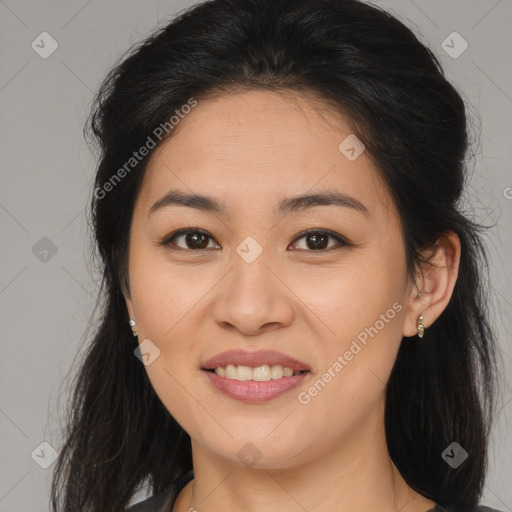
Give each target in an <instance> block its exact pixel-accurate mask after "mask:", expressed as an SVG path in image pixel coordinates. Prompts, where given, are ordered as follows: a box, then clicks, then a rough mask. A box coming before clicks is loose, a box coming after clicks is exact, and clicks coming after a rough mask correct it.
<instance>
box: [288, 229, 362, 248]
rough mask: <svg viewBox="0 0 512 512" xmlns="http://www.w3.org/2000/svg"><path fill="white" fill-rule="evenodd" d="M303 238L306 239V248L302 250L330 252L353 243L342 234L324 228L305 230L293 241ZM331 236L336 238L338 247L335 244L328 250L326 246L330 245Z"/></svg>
mask: <svg viewBox="0 0 512 512" xmlns="http://www.w3.org/2000/svg"><path fill="white" fill-rule="evenodd" d="M303 238H304V239H305V240H306V249H299V250H300V251H307V252H328V251H331V250H334V249H337V248H338V249H339V246H342V247H343V246H349V247H350V246H352V244H351V243H350V242H349V241H348V240H347V239H345V238H344V237H342V236H341V235H338V234H336V233H332V232H331V231H326V230H323V229H309V230H307V231H303V232H302V233H300V234H299V236H298V237H296V238H295V240H294V242H292V243H295V242H296V241H297V240H301V239H303ZM329 238H331V239H333V240H336V242H338V247H336V246H335V247H334V249H333V248H332V247H330V248H329V249H327V250H326V248H327V247H329Z"/></svg>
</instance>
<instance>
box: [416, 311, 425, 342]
mask: <svg viewBox="0 0 512 512" xmlns="http://www.w3.org/2000/svg"><path fill="white" fill-rule="evenodd" d="M416 323H417V329H418V336H419V337H420V338H423V334H424V333H425V326H424V325H423V315H420V316H419V317H418V320H417V321H416Z"/></svg>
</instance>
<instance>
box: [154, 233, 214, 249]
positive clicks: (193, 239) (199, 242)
mask: <svg viewBox="0 0 512 512" xmlns="http://www.w3.org/2000/svg"><path fill="white" fill-rule="evenodd" d="M180 238H183V239H184V243H185V246H186V247H179V246H178V248H177V249H175V248H174V247H172V245H174V246H176V245H177V244H176V240H178V239H180ZM208 239H210V240H213V238H212V237H211V236H210V235H209V234H208V233H206V232H205V231H203V230H201V229H180V230H179V231H175V232H174V233H171V234H170V235H169V236H168V237H166V238H165V239H164V240H162V242H160V245H164V246H166V247H168V248H169V249H171V250H177V251H179V250H191V251H200V250H204V249H207V247H208ZM217 247H218V248H220V246H219V245H217Z"/></svg>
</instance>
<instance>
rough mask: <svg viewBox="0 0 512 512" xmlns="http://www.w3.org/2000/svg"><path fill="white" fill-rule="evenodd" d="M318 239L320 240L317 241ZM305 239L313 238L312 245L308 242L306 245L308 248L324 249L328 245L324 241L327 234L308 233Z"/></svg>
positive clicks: (326, 238)
mask: <svg viewBox="0 0 512 512" xmlns="http://www.w3.org/2000/svg"><path fill="white" fill-rule="evenodd" d="M319 239H320V242H318V240H319ZM307 240H308V241H309V240H313V247H310V246H309V244H308V247H309V248H310V249H325V248H326V247H327V245H328V243H325V242H327V240H328V237H327V235H318V234H313V235H309V236H308V237H307ZM322 242H324V243H322Z"/></svg>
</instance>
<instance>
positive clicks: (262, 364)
mask: <svg viewBox="0 0 512 512" xmlns="http://www.w3.org/2000/svg"><path fill="white" fill-rule="evenodd" d="M201 370H202V371H203V372H204V374H205V375H206V377H208V380H209V381H210V383H211V384H212V385H213V387H214V389H216V390H217V391H220V392H221V393H222V394H224V395H226V396H228V397H230V398H234V399H235V400H240V401H243V402H250V403H256V402H263V401H266V400H270V399H272V398H276V397H278V396H280V395H282V394H284V393H286V392H287V391H289V390H291V389H293V388H295V387H296V386H298V385H299V384H300V383H301V382H302V381H303V380H304V379H305V378H307V376H308V374H309V373H311V368H310V367H309V366H308V365H306V364H305V363H303V362H301V361H299V360H297V359H295V358H293V357H290V356H287V355H285V354H282V353H280V352H276V351H275V350H260V351H257V352H249V351H243V350H228V351H227V352H222V353H220V354H217V355H216V356H214V357H212V358H210V359H209V360H208V361H206V362H205V363H204V364H203V365H202V367H201Z"/></svg>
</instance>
